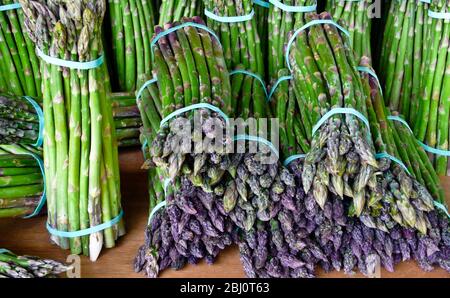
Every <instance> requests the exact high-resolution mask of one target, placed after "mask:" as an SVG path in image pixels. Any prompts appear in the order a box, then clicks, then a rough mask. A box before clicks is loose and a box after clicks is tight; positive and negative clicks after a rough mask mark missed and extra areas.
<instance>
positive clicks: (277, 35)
mask: <svg viewBox="0 0 450 298" xmlns="http://www.w3.org/2000/svg"><path fill="white" fill-rule="evenodd" d="M282 2H283V4H285V5H288V6H297V7H304V8H309V9H307V10H309V11H310V12H314V11H316V7H315V4H316V3H317V1H316V0H285V1H282ZM305 23H306V22H305V13H304V12H291V11H287V10H283V9H281V8H280V7H278V6H275V5H270V8H269V19H268V30H269V36H268V45H267V46H268V48H269V50H268V59H269V61H268V65H269V70H268V77H269V79H270V83H271V84H273V83H274V82H275V81H276V80H277V79H278V71H279V70H281V69H283V68H285V67H286V61H285V55H284V52H285V51H284V48H285V46H286V44H287V42H288V40H289V39H288V33H289V32H290V31H292V30H296V29H299V28H300V27H302V26H303V25H304V24H305Z"/></svg>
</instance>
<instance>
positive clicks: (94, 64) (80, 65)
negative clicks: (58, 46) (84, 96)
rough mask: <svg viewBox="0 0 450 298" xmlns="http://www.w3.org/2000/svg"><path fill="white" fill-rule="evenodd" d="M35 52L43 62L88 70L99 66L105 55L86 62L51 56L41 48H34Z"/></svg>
mask: <svg viewBox="0 0 450 298" xmlns="http://www.w3.org/2000/svg"><path fill="white" fill-rule="evenodd" d="M36 52H37V54H38V56H39V57H40V58H41V59H42V60H44V61H45V62H47V63H49V64H53V65H57V66H62V67H67V68H71V69H79V70H89V69H94V68H97V67H99V66H100V65H102V64H103V62H104V61H105V57H104V56H103V55H102V56H100V57H99V58H98V59H96V60H92V61H87V62H77V61H69V60H63V59H59V58H55V57H51V56H49V55H47V54H45V53H44V52H42V50H41V49H39V48H36Z"/></svg>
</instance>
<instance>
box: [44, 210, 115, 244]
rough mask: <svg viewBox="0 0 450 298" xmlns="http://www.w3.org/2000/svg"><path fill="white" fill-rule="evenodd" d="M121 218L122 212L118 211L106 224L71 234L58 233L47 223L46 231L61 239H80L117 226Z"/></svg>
mask: <svg viewBox="0 0 450 298" xmlns="http://www.w3.org/2000/svg"><path fill="white" fill-rule="evenodd" d="M122 217H123V210H120V213H119V215H117V216H116V217H114V218H113V219H111V220H110V221H108V222H105V223H102V224H100V225H98V226H95V227H92V228H89V229H84V230H79V231H72V232H66V231H59V230H57V229H54V228H52V227H51V226H50V225H49V223H48V222H47V230H48V232H49V233H50V234H52V235H55V236H57V237H62V238H76V237H82V236H87V235H91V234H94V233H97V232H100V231H103V230H106V229H108V228H110V227H112V226H114V225H115V224H117V223H118V222H119V221H120V219H121V218H122Z"/></svg>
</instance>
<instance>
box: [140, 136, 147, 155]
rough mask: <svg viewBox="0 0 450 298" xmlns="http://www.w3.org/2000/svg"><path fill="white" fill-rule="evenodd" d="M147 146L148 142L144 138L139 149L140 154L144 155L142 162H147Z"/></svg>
mask: <svg viewBox="0 0 450 298" xmlns="http://www.w3.org/2000/svg"><path fill="white" fill-rule="evenodd" d="M147 146H148V141H147V138H145V141H144V143H143V144H142V147H141V150H142V154H143V155H144V160H147V153H146V149H147Z"/></svg>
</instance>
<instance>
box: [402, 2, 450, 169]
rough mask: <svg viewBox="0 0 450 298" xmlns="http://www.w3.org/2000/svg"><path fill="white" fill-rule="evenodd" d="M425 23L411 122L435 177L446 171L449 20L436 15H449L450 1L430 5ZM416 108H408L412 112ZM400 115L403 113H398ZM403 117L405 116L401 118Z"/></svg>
mask: <svg viewBox="0 0 450 298" xmlns="http://www.w3.org/2000/svg"><path fill="white" fill-rule="evenodd" d="M429 13H430V14H431V15H430V17H429V20H428V25H427V28H428V31H426V39H425V40H424V43H423V45H424V46H423V53H422V58H421V61H422V70H421V74H422V79H421V85H420V92H421V93H420V94H419V100H420V104H419V109H418V112H417V114H416V115H415V118H411V115H410V119H414V120H413V122H410V124H413V125H414V133H415V135H416V137H417V138H418V139H419V140H420V141H422V142H424V143H425V144H426V145H428V146H429V147H431V148H436V149H439V150H441V151H443V153H441V152H433V151H435V150H432V149H430V148H428V149H427V150H428V151H430V152H432V153H433V162H434V166H435V168H436V172H437V173H438V175H446V174H447V169H448V155H449V154H448V152H449V151H448V150H449V149H450V147H449V138H450V136H449V115H450V45H449V36H450V18H448V17H447V18H445V19H443V18H441V16H439V14H438V13H447V14H449V13H450V1H448V0H439V1H432V3H431V5H430V8H429ZM413 108H414V109H417V105H416V106H414V107H413V106H411V111H412V109H413ZM402 114H403V111H402ZM405 116H407V115H405Z"/></svg>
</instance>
